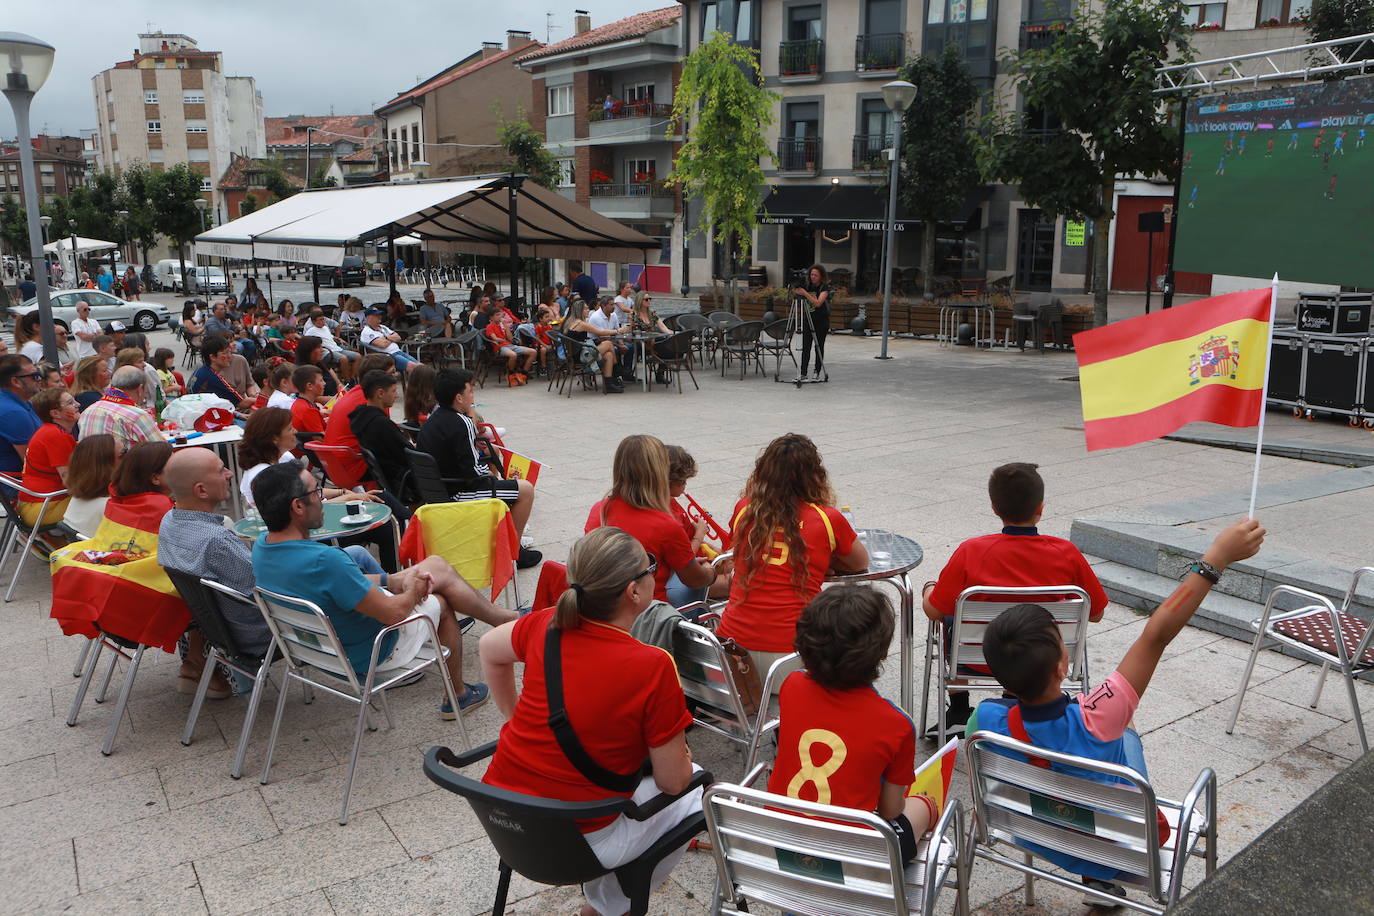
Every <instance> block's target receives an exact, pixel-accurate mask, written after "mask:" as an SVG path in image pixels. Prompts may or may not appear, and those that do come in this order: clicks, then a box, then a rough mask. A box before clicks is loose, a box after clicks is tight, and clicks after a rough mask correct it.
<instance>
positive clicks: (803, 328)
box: [773, 294, 830, 390]
mask: <svg viewBox="0 0 1374 916" xmlns="http://www.w3.org/2000/svg"><path fill="white" fill-rule="evenodd" d="M798 332H802V333H805V332H810V334H811V340H812V343H813V344H814V345H815V349H816V371H817V372H818V373H819V376H813V377H811V378H807V377H806V376H804V375H802V374H801V373H800V371H798V374H797V377H796V378H794V379H785V378H782V376H781V372H782V360H781V359H779V360H778V363H777V365H776V366H775V367H774V369H773V381H775V382H786V383H787V384H789V385H796V386H797V388H798V389H799V390H800V388H801V386H802V385H818V384H821V383H823V382H828V381H830V374H829V373H828V372H826V370H825V357H824V355H823V354H822V353H821V350H820V346H819V343H820V336H819V335H818V334H817V333H816V325H815V323H814V322H813V321H812V318H811V309H810V308H808V307H807V302H806V299H805V298H803V297H802V296H798V295H795V294H794V295H793V296H792V304H791V306H789V308H788V312H787V349H788V352H789V353H791V351H792V340H793V337H794V336H795V335H796V334H797V333H798ZM792 360H793V363H794V364H795V365H797V366H798V368H799V369H800V366H801V363H800V362H798V361H797V358H796V356H795V355H793V356H792Z"/></svg>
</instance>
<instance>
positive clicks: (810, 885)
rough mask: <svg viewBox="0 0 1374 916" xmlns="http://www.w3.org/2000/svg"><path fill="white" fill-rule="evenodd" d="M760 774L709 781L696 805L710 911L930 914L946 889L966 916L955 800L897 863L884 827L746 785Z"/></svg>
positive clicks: (897, 852) (808, 915) (859, 814)
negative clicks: (702, 827)
mask: <svg viewBox="0 0 1374 916" xmlns="http://www.w3.org/2000/svg"><path fill="white" fill-rule="evenodd" d="M763 771H764V767H762V766H760V767H756V768H755V769H754V770H753V771H752V772H751V773H750V775H749V778H747V779H746V780H745V783H744V785H731V784H730V783H716V784H715V785H714V786H711V787H710V788H708V789H707V790H706V793H705V795H704V796H703V798H702V807H703V809H704V810H705V813H706V831H707V836H708V837H709V839H710V842H711V855H712V856H713V857H714V858H715V861H716V900H715V903H714V905H713V907H712V912H713V913H729V914H732V916H734V914H742V913H748V912H749V910H748V908H747V907H748V904H749V903H750V902H757V903H764V904H767V905H769V906H774V907H777V908H779V909H781V910H783V911H784V912H787V913H796V914H800V916H833V914H836V913H843V914H845V916H870V914H873V916H876V914H888V916H892V914H901V916H906V914H908V913H920V914H922V916H929V914H931V913H933V912H934V911H935V906H936V904H937V903H938V902H939V896H940V892H941V891H942V890H943V889H944V888H947V887H948V888H954V889H955V891H956V892H957V893H958V900H957V902H956V904H955V911H956V912H957V913H960V914H967V913H968V867H967V860H966V853H965V851H964V847H963V834H964V815H963V809H962V807H961V806H960V804H959V800H958V799H950V800H949V802H948V804H946V806H945V810H944V813H943V814H942V815H941V816H940V820H939V821H938V822H937V823H936V824H935V827H934V829H933V830H932V831H931V833H930V834H929V835H928V836H926V837H923V838H922V839H921V840H920V842H919V844H918V846H917V855H916V858H915V859H914V860H913V861H912V863H911V864H910V865H904V864H903V862H902V857H901V849H900V846H899V843H898V840H897V835H896V834H895V833H894V832H893V830H892V827H891V825H889V824H888V823H887V821H885V820H883V819H882V818H880V817H878V815H876V814H874V813H872V812H868V811H858V810H856V809H853V808H840V807H836V806H834V805H821V804H817V803H815V802H807V801H801V800H798V799H795V798H788V797H786V796H783V795H773V794H771V793H769V792H762V791H759V790H758V789H752V788H749V787H748V786H749V784H750V783H752V782H753V781H754V780H756V779H757V778H758V776H759V775H760V774H762V773H763ZM820 818H824V820H820Z"/></svg>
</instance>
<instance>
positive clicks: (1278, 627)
mask: <svg viewBox="0 0 1374 916" xmlns="http://www.w3.org/2000/svg"><path fill="white" fill-rule="evenodd" d="M1370 574H1374V566H1362V567H1360V568H1359V569H1357V570H1355V573H1354V575H1353V576H1351V577H1350V587H1349V588H1347V589H1346V591H1345V598H1344V600H1342V601H1341V608H1340V610H1339V611H1338V610H1336V608H1335V606H1334V605H1332V603H1331V600H1330V599H1329V598H1326V597H1325V596H1323V595H1318V594H1317V593H1316V592H1309V591H1307V590H1306V589H1302V588H1296V587H1294V586H1291V585H1278V586H1275V587H1274V589H1273V590H1272V591H1271V592H1269V597H1268V599H1266V600H1265V602H1264V612H1263V613H1262V614H1261V615H1260V616H1259V617H1258V618H1256V619H1254V620H1252V621H1250V626H1251V628H1252V629H1253V630H1254V631H1255V641H1254V643H1253V644H1252V645H1251V646H1250V658H1249V660H1248V661H1247V662H1246V663H1245V674H1244V675H1242V677H1241V681H1240V692H1239V693H1237V694H1236V705H1235V707H1233V708H1232V710H1231V721H1230V723H1229V724H1228V725H1227V726H1226V734H1228V735H1229V734H1231V733H1232V732H1233V731H1235V728H1236V719H1237V718H1239V717H1240V704H1241V703H1242V702H1244V700H1245V691H1246V690H1247V689H1248V688H1249V686H1250V675H1251V674H1253V673H1254V670H1255V659H1256V658H1257V657H1258V656H1259V651H1260V649H1261V648H1263V647H1264V646H1265V645H1266V644H1268V645H1284V646H1287V647H1288V648H1289V649H1291V650H1293V651H1294V652H1295V653H1297V654H1299V655H1301V656H1303V657H1304V658H1306V659H1308V660H1309V661H1314V662H1321V666H1322V670H1321V673H1320V674H1318V675H1317V687H1316V689H1315V690H1313V691H1312V702H1311V703H1309V704H1308V705H1309V706H1311V707H1312V708H1313V709H1316V708H1317V701H1318V700H1320V699H1321V695H1322V687H1323V686H1324V685H1325V684H1326V674H1327V672H1328V671H1330V670H1331V669H1332V668H1333V667H1334V668H1335V669H1336V670H1338V671H1340V673H1341V676H1342V677H1343V678H1344V679H1345V689H1346V691H1347V694H1348V695H1349V697H1350V710H1351V712H1352V713H1354V716H1355V731H1356V732H1357V733H1358V734H1359V736H1360V749H1361V750H1363V751H1368V750H1369V739H1368V738H1366V737H1365V732H1364V719H1363V717H1362V716H1361V714H1360V699H1359V696H1358V695H1357V694H1356V692H1355V678H1356V677H1358V676H1359V675H1360V674H1362V673H1363V672H1366V671H1369V670H1371V669H1374V647H1371V646H1370V639H1371V637H1374V627H1372V626H1370V625H1369V624H1368V623H1366V622H1365V621H1363V620H1361V619H1360V618H1359V617H1356V616H1355V615H1354V614H1352V613H1351V612H1350V609H1351V605H1352V604H1354V602H1355V590H1356V588H1357V587H1358V586H1359V584H1360V579H1361V578H1362V577H1363V576H1365V575H1370ZM1281 597H1291V598H1296V599H1298V600H1299V601H1304V602H1310V603H1308V604H1304V605H1303V606H1302V607H1300V608H1298V609H1297V610H1295V611H1279V612H1278V613H1275V608H1274V605H1275V604H1276V603H1277V602H1278V599H1279V598H1281ZM1337 634H1340V636H1339V638H1337Z"/></svg>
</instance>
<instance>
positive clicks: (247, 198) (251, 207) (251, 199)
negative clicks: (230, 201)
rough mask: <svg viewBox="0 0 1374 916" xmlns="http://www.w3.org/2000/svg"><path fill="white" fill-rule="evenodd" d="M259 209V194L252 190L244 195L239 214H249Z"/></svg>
mask: <svg viewBox="0 0 1374 916" xmlns="http://www.w3.org/2000/svg"><path fill="white" fill-rule="evenodd" d="M257 209H258V198H257V196H256V195H255V194H254V193H253V192H252V191H249V192H248V193H247V194H245V195H243V203H241V204H239V216H247V215H248V214H250V213H252V212H253V211H255V210H257Z"/></svg>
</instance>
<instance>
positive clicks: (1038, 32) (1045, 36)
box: [1021, 19, 1073, 51]
mask: <svg viewBox="0 0 1374 916" xmlns="http://www.w3.org/2000/svg"><path fill="white" fill-rule="evenodd" d="M1072 21H1073V20H1065V19H1059V20H1056V21H1053V22H1023V23H1021V50H1022V51H1043V50H1045V49H1046V48H1049V47H1051V46H1052V45H1053V44H1054V43H1055V42H1056V41H1058V40H1059V36H1061V35H1063V34H1064V30H1065V29H1067V28H1068V27H1069V24H1070V23H1071V22H1072Z"/></svg>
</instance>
